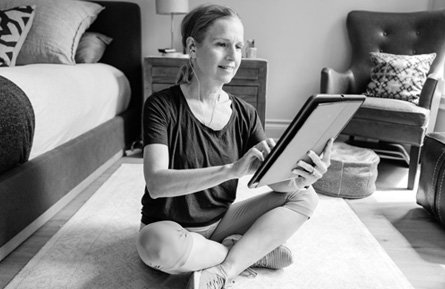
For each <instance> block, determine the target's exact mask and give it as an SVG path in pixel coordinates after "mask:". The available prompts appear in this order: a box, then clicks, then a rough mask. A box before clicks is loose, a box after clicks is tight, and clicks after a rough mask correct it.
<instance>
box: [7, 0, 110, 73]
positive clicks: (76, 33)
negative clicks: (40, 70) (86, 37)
mask: <svg viewBox="0 0 445 289" xmlns="http://www.w3.org/2000/svg"><path fill="white" fill-rule="evenodd" d="M18 5H36V12H35V14H36V15H35V17H34V22H33V25H32V28H31V30H30V31H29V34H28V37H26V39H25V42H24V43H23V47H22V49H21V51H20V54H19V55H18V57H17V65H25V64H32V63H57V64H75V60H74V56H75V54H76V50H77V46H78V45H79V40H80V38H81V36H82V35H83V33H84V32H85V30H87V29H88V28H89V26H90V25H91V24H92V23H93V22H94V21H95V20H96V18H97V16H98V14H99V13H100V12H101V11H102V10H103V9H104V7H103V6H101V5H99V4H97V3H93V2H89V1H73V0H0V9H5V8H11V7H15V6H18Z"/></svg>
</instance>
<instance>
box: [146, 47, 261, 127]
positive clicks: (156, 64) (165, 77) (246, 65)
mask: <svg viewBox="0 0 445 289" xmlns="http://www.w3.org/2000/svg"><path fill="white" fill-rule="evenodd" d="M187 61H188V58H177V57H162V56H149V57H146V58H145V59H144V101H145V99H147V97H149V96H150V95H151V94H152V93H153V92H156V91H159V90H162V89H164V88H168V87H170V86H172V85H174V84H175V83H176V79H177V75H178V71H179V68H180V67H181V66H182V65H184V64H186V62H187ZM266 86H267V60H264V59H248V58H246V59H245V58H243V60H242V61H241V65H240V67H239V69H238V71H237V73H236V75H235V77H234V78H233V79H232V81H231V82H230V83H229V84H226V85H224V90H225V91H227V92H229V93H232V94H233V95H236V96H237V97H239V98H242V99H244V100H245V101H247V102H248V103H250V104H252V105H253V106H254V107H255V108H256V110H257V111H258V114H259V116H260V118H261V122H262V124H263V127H264V123H265V119H266Z"/></svg>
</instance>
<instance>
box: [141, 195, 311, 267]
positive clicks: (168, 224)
mask: <svg viewBox="0 0 445 289" xmlns="http://www.w3.org/2000/svg"><path fill="white" fill-rule="evenodd" d="M317 203H318V196H317V194H316V193H315V191H314V190H313V188H312V187H310V188H309V189H307V190H300V191H296V192H292V193H277V192H273V191H271V192H267V193H262V194H259V195H256V196H254V197H251V198H249V199H246V200H243V201H240V202H235V203H234V204H232V205H231V206H230V207H229V209H228V211H227V212H226V214H225V215H224V217H223V218H222V219H220V220H219V221H218V222H215V223H214V224H212V225H210V226H207V227H205V228H202V227H200V228H183V227H182V226H180V225H179V224H178V223H176V222H172V221H160V222H155V223H151V224H149V225H146V226H145V225H144V224H141V230H140V232H139V237H138V240H137V249H138V253H139V256H140V257H141V259H142V261H143V262H144V263H145V264H147V265H148V266H150V267H152V268H154V269H157V270H160V271H163V272H166V273H169V274H179V273H183V272H188V271H190V270H188V269H187V260H188V259H189V258H190V255H192V254H194V253H196V250H194V245H195V248H196V244H197V243H198V241H199V240H197V238H203V237H204V238H207V239H210V240H213V241H216V242H222V240H223V239H224V238H226V237H228V236H230V235H233V234H241V235H243V234H244V233H245V232H246V231H247V230H248V229H249V228H250V227H251V226H252V224H253V223H254V222H255V221H256V220H257V219H258V218H259V217H260V216H262V215H263V214H264V213H266V212H268V211H270V210H272V209H274V208H277V207H285V208H288V209H289V210H292V211H295V212H297V213H299V214H302V215H305V216H307V217H308V218H310V216H311V215H312V213H313V212H314V209H315V207H316V206H317Z"/></svg>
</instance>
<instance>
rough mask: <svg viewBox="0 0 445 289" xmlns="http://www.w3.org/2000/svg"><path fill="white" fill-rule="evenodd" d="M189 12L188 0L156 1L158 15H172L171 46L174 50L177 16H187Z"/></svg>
mask: <svg viewBox="0 0 445 289" xmlns="http://www.w3.org/2000/svg"><path fill="white" fill-rule="evenodd" d="M188 10H189V2H188V0H156V14H162V15H171V24H170V25H171V30H170V31H171V46H170V48H173V39H174V29H173V27H174V26H173V17H174V15H175V14H186V13H187V12H188Z"/></svg>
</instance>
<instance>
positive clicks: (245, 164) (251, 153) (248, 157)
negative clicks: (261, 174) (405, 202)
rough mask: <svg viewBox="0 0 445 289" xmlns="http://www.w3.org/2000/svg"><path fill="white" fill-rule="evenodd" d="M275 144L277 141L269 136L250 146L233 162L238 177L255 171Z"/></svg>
mask: <svg viewBox="0 0 445 289" xmlns="http://www.w3.org/2000/svg"><path fill="white" fill-rule="evenodd" d="M274 146H275V141H274V140H273V139H272V138H268V139H265V140H263V141H261V142H259V143H258V144H256V145H255V146H253V147H252V148H250V149H249V150H248V151H247V152H246V153H245V154H244V155H243V156H242V157H241V158H240V159H239V160H238V161H236V162H235V163H233V169H234V172H235V176H236V178H241V177H243V176H245V175H249V174H253V173H255V172H256V170H257V169H258V168H259V167H260V165H261V163H262V162H263V161H264V160H265V158H266V157H267V155H268V154H269V153H270V151H271V150H272V148H273V147H274Z"/></svg>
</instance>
